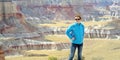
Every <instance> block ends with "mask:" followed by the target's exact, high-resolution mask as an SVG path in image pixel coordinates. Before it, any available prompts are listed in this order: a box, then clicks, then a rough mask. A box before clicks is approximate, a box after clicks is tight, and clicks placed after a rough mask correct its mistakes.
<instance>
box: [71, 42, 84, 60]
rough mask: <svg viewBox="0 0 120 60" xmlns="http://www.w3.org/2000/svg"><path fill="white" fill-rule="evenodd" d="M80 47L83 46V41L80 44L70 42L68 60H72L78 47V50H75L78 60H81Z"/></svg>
mask: <svg viewBox="0 0 120 60" xmlns="http://www.w3.org/2000/svg"><path fill="white" fill-rule="evenodd" d="M82 47H83V43H82V44H74V43H72V45H71V50H70V57H69V60H73V57H74V54H75V51H76V48H78V52H77V54H78V60H82Z"/></svg>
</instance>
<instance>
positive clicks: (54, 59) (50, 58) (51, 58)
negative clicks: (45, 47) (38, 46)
mask: <svg viewBox="0 0 120 60" xmlns="http://www.w3.org/2000/svg"><path fill="white" fill-rule="evenodd" d="M48 60H57V57H54V56H50V57H48Z"/></svg>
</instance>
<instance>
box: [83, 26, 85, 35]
mask: <svg viewBox="0 0 120 60" xmlns="http://www.w3.org/2000/svg"><path fill="white" fill-rule="evenodd" d="M84 35H85V27H84V25H83V37H84Z"/></svg>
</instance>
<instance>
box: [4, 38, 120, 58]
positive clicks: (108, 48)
mask: <svg viewBox="0 0 120 60" xmlns="http://www.w3.org/2000/svg"><path fill="white" fill-rule="evenodd" d="M119 44H120V41H119V40H85V41H84V48H83V55H84V57H85V60H120V57H119V56H120V46H119ZM26 52H27V53H34V54H46V55H48V56H31V57H28V56H18V57H6V60H48V57H49V56H55V57H57V58H59V59H60V58H64V57H68V55H69V50H61V51H56V50H33V51H26Z"/></svg>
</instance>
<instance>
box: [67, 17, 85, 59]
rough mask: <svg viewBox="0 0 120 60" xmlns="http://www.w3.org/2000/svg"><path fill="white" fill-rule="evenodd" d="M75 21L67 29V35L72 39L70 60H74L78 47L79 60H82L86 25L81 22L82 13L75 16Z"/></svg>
mask: <svg viewBox="0 0 120 60" xmlns="http://www.w3.org/2000/svg"><path fill="white" fill-rule="evenodd" d="M75 21H76V22H74V23H73V24H71V25H70V26H69V27H68V28H67V30H66V35H67V36H68V38H69V39H70V41H71V49H70V56H69V60H73V58H74V54H75V51H76V48H77V49H78V52H77V54H78V60H82V48H83V39H84V25H83V24H82V23H81V21H82V18H81V16H80V15H76V16H75Z"/></svg>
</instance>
